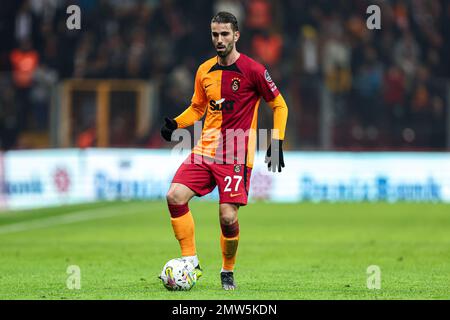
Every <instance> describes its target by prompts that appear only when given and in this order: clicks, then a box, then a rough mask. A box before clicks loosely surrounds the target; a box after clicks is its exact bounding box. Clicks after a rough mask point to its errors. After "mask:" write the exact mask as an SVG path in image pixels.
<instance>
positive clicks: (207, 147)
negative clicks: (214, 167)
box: [175, 53, 287, 167]
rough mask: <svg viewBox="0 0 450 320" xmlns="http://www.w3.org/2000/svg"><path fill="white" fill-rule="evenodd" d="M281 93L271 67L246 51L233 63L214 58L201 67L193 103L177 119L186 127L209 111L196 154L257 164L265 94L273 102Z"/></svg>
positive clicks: (250, 164) (224, 161)
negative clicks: (260, 119) (257, 134)
mask: <svg viewBox="0 0 450 320" xmlns="http://www.w3.org/2000/svg"><path fill="white" fill-rule="evenodd" d="M279 95H280V93H279V91H278V88H277V86H276V85H275V83H274V82H273V80H272V79H271V77H270V75H269V73H268V71H267V69H266V68H265V67H264V66H263V65H261V64H260V63H258V62H256V61H254V60H253V59H251V58H249V57H248V56H246V55H245V54H242V53H241V54H240V56H239V58H238V59H237V60H236V62H235V63H234V64H232V65H229V66H221V65H219V64H218V63H217V57H214V58H211V59H209V60H207V61H206V62H204V63H203V64H201V65H200V67H199V68H198V70H197V74H196V77H195V88H194V95H193V97H192V100H191V105H190V107H189V108H188V109H186V110H185V111H184V112H183V113H182V114H181V115H180V116H178V117H177V118H175V120H176V121H177V123H178V127H179V128H184V127H187V126H190V125H192V124H193V122H194V121H196V120H199V119H200V118H201V117H203V115H204V114H205V112H206V117H205V120H204V124H203V131H202V135H201V138H200V139H199V141H198V143H197V145H196V146H195V147H194V149H193V153H195V154H199V155H203V156H205V157H209V158H213V159H214V160H215V161H217V162H218V163H230V161H232V162H231V163H240V164H246V165H247V166H248V167H253V160H254V152H255V148H256V129H257V119H258V107H259V104H260V100H261V97H263V98H264V100H265V101H267V102H269V101H273V100H274V99H275V98H276V97H277V96H279ZM280 97H281V95H280ZM283 103H284V100H283ZM285 116H286V117H287V113H286V114H285ZM283 117H284V116H283ZM285 121H286V119H284V125H285ZM282 130H283V136H284V128H283V129H282Z"/></svg>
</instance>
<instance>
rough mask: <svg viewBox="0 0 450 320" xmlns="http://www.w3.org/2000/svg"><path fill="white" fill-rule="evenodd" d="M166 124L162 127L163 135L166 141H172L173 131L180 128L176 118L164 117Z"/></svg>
mask: <svg viewBox="0 0 450 320" xmlns="http://www.w3.org/2000/svg"><path fill="white" fill-rule="evenodd" d="M164 122H165V123H164V125H163V127H162V128H161V136H162V137H163V138H164V140H166V141H172V133H173V132H174V131H175V129H177V128H178V124H177V122H176V121H175V120H174V119H170V118H164Z"/></svg>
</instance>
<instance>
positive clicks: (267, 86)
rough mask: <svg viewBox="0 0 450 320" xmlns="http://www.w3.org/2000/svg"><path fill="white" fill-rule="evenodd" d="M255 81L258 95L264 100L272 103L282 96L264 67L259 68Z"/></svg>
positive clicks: (255, 74)
mask: <svg viewBox="0 0 450 320" xmlns="http://www.w3.org/2000/svg"><path fill="white" fill-rule="evenodd" d="M254 80H255V84H256V88H257V90H258V93H259V94H260V95H261V96H262V97H263V98H264V100H266V101H267V102H268V101H272V100H273V99H275V97H276V96H278V95H279V94H280V92H279V91H278V88H277V86H276V84H275V82H273V80H272V78H271V77H270V74H269V72H268V71H267V69H266V68H264V67H263V66H261V67H259V68H257V70H256V71H255V73H254Z"/></svg>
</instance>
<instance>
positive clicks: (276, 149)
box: [264, 139, 284, 172]
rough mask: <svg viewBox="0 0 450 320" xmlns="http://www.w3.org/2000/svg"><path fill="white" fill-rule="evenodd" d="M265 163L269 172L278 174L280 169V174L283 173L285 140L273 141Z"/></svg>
mask: <svg viewBox="0 0 450 320" xmlns="http://www.w3.org/2000/svg"><path fill="white" fill-rule="evenodd" d="M264 162H265V163H267V168H268V169H269V171H272V172H276V170H277V168H278V172H281V168H284V157H283V140H277V139H272V142H271V143H270V145H269V148H268V149H267V153H266V159H265V161H264Z"/></svg>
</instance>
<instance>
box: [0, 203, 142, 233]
mask: <svg viewBox="0 0 450 320" xmlns="http://www.w3.org/2000/svg"><path fill="white" fill-rule="evenodd" d="M125 208H127V207H126V206H125V205H124V206H120V207H119V208H114V207H108V208H104V207H101V208H97V209H89V210H82V211H77V212H74V213H69V214H64V215H61V216H56V217H49V218H42V219H36V220H32V221H24V222H17V223H12V224H8V225H4V226H0V235H2V234H8V233H14V232H21V231H29V230H35V229H42V228H48V227H51V226H56V225H62V224H70V223H76V222H82V221H89V220H97V219H105V218H111V217H115V216H120V215H124V214H130V212H131V213H136V211H133V210H131V211H128V210H125ZM127 212H128V213H127Z"/></svg>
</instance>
